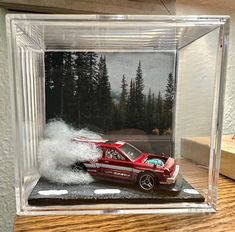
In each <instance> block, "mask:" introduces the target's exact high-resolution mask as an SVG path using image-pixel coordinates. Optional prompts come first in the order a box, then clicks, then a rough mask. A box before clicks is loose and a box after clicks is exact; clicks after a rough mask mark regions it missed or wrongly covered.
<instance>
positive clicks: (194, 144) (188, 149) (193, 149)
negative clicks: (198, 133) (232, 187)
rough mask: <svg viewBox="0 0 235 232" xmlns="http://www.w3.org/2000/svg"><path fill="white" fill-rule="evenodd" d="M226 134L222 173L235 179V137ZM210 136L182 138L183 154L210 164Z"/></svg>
mask: <svg viewBox="0 0 235 232" xmlns="http://www.w3.org/2000/svg"><path fill="white" fill-rule="evenodd" d="M232 138H233V135H224V136H223V138H222V146H221V162H220V173H221V174H223V175H225V176H228V177H230V178H232V179H234V180H235V168H234V164H235V139H232ZM209 144H210V139H209V137H191V138H183V139H182V140H181V155H182V156H183V157H184V158H187V159H189V160H192V161H194V162H195V163H197V164H201V165H204V166H208V163H209V149H210V147H209Z"/></svg>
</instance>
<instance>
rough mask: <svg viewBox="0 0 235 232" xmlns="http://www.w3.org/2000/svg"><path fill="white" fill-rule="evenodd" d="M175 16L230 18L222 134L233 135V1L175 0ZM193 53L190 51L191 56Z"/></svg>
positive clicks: (234, 78) (234, 103)
mask: <svg viewBox="0 0 235 232" xmlns="http://www.w3.org/2000/svg"><path fill="white" fill-rule="evenodd" d="M176 14H177V15H230V17H231V26H230V45H229V57H228V68H227V83H226V92H225V109H224V125H223V133H224V134H232V133H235V1H234V0H226V1H224V0H191V1H189V0H176ZM193 52H194V51H193V50H192V54H193ZM192 57H193V56H192Z"/></svg>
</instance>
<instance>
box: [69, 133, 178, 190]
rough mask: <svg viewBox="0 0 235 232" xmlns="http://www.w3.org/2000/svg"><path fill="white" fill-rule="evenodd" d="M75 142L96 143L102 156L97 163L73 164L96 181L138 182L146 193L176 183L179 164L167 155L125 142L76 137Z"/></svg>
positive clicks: (74, 167)
mask: <svg viewBox="0 0 235 232" xmlns="http://www.w3.org/2000/svg"><path fill="white" fill-rule="evenodd" d="M73 141H74V142H77V143H80V142H81V143H88V144H95V145H96V147H97V149H98V150H99V152H100V153H101V156H100V158H99V159H98V160H97V161H96V162H90V161H86V162H82V163H81V162H77V163H75V164H74V165H72V170H73V171H74V172H78V171H83V172H88V173H89V174H91V175H92V176H93V177H97V178H102V179H107V180H111V181H118V182H125V183H136V184H137V185H138V186H139V187H140V189H141V190H143V191H146V192H149V191H152V190H154V188H155V187H156V186H157V185H158V184H174V183H175V182H176V179H177V176H178V173H179V165H176V161H175V159H173V158H171V157H167V156H166V155H165V154H161V155H156V154H148V153H144V152H141V151H140V150H139V149H137V148H136V147H134V146H133V145H131V144H129V143H127V142H122V141H110V140H89V139H86V138H84V137H80V138H74V139H73Z"/></svg>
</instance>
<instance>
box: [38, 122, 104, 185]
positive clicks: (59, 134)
mask: <svg viewBox="0 0 235 232" xmlns="http://www.w3.org/2000/svg"><path fill="white" fill-rule="evenodd" d="M75 137H77V138H78V137H86V138H89V139H101V138H102V137H101V136H100V135H99V134H96V133H94V132H92V131H89V130H87V129H81V130H75V129H73V128H72V127H70V126H68V125H67V124H65V123H64V122H63V121H60V120H53V121H51V122H49V123H48V124H47V125H46V129H45V138H44V139H43V140H42V141H41V142H40V144H39V152H38V162H39V173H40V174H41V176H43V177H45V178H46V179H48V180H49V181H51V182H58V183H67V184H88V183H91V182H92V181H93V178H92V177H91V176H90V174H88V173H84V172H73V171H72V169H71V165H73V164H74V163H76V162H83V161H88V160H89V161H95V160H97V159H98V158H99V157H100V155H101V154H100V153H99V152H98V150H97V149H96V146H95V145H94V144H90V143H85V142H84V143H83V142H73V141H72V139H73V138H75Z"/></svg>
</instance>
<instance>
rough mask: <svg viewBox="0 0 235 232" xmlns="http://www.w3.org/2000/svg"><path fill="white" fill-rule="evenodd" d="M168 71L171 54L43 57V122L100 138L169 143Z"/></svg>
mask: <svg viewBox="0 0 235 232" xmlns="http://www.w3.org/2000/svg"><path fill="white" fill-rule="evenodd" d="M157 58H158V59H157ZM164 59H165V60H164ZM156 64H158V66H157V65H156ZM157 68H158V69H157ZM172 70H173V56H171V55H168V56H163V55H162V56H157V55H155V56H149V55H145V54H143V53H136V54H135V53H134V54H128V53H122V54H112V53H95V52H46V54H45V74H46V80H45V91H46V119H47V121H48V120H50V119H52V118H61V119H63V120H64V121H65V122H67V123H69V124H71V125H72V126H74V127H76V128H84V127H85V128H88V129H90V130H93V131H96V132H100V133H103V134H110V133H111V134H112V132H113V133H119V132H120V133H128V132H127V131H132V133H137V134H138V133H140V134H141V133H142V134H146V135H162V136H164V135H167V136H168V137H169V136H170V139H169V138H167V141H168V142H169V140H171V136H172V118H173V107H174V99H175V80H174V76H173V74H172ZM133 131H134V132H133Z"/></svg>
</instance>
